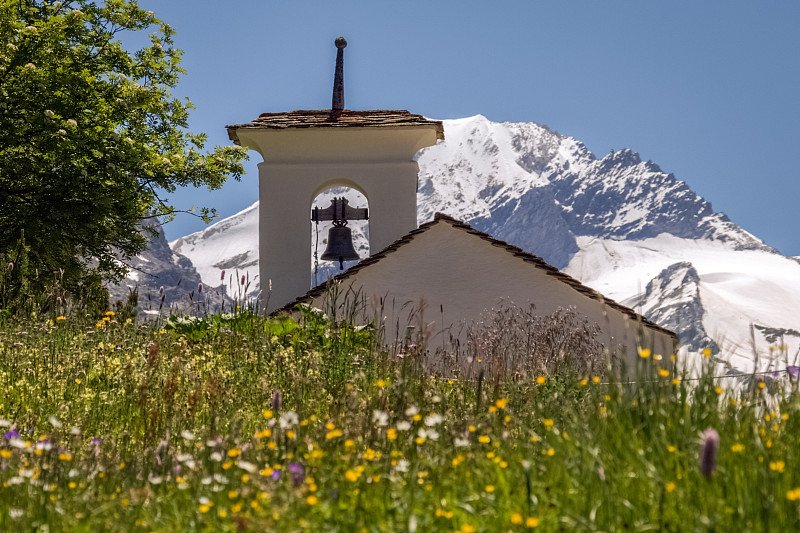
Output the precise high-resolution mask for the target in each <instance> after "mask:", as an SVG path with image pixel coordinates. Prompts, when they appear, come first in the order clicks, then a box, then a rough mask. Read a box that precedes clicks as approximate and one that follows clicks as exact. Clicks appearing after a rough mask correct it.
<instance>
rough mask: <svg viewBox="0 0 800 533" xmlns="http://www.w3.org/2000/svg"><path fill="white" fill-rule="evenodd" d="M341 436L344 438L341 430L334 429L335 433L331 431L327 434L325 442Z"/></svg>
mask: <svg viewBox="0 0 800 533" xmlns="http://www.w3.org/2000/svg"><path fill="white" fill-rule="evenodd" d="M341 436H342V431H341V430H339V429H334V430H333V431H329V432H327V433H326V434H325V440H331V439H335V438H336V437H341Z"/></svg>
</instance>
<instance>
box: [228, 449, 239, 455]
mask: <svg viewBox="0 0 800 533" xmlns="http://www.w3.org/2000/svg"><path fill="white" fill-rule="evenodd" d="M241 453H242V451H241V450H238V449H236V448H231V449H230V450H228V457H236V456H237V455H239V454H241Z"/></svg>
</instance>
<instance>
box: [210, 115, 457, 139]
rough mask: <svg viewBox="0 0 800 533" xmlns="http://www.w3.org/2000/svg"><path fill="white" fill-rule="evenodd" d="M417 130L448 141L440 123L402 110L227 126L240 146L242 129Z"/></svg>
mask: <svg viewBox="0 0 800 533" xmlns="http://www.w3.org/2000/svg"><path fill="white" fill-rule="evenodd" d="M414 126H417V127H419V126H433V127H435V128H436V138H437V139H441V140H444V126H443V125H442V122H441V121H439V120H428V119H427V118H425V117H423V116H422V115H415V114H413V113H410V112H408V111H402V110H399V111H398V110H394V111H392V110H375V111H350V110H349V109H345V110H343V111H340V112H332V111H331V110H330V109H322V110H312V111H289V112H284V113H262V114H261V115H260V116H259V117H258V118H257V119H255V120H254V121H252V122H249V123H247V124H236V125H232V126H226V128H227V129H228V137H229V138H230V139H231V140H232V141H233V142H235V143H236V144H239V136H238V135H237V133H236V132H237V130H239V129H274V130H283V129H288V128H359V127H360V128H396V127H414Z"/></svg>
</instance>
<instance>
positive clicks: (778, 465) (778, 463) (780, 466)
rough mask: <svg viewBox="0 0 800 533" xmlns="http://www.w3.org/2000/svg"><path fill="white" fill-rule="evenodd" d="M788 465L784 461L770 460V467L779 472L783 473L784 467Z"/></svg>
mask: <svg viewBox="0 0 800 533" xmlns="http://www.w3.org/2000/svg"><path fill="white" fill-rule="evenodd" d="M785 467H786V464H785V463H784V462H783V461H770V463H769V469H770V470H772V471H773V472H778V473H779V474H782V473H783V469H784V468H785Z"/></svg>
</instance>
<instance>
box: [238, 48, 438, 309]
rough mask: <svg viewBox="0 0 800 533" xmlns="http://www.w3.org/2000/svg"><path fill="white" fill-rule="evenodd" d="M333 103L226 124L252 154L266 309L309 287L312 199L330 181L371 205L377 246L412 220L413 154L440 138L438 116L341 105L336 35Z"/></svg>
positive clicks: (341, 61) (410, 226) (405, 228)
mask: <svg viewBox="0 0 800 533" xmlns="http://www.w3.org/2000/svg"><path fill="white" fill-rule="evenodd" d="M335 44H336V48H337V52H336V70H335V75H334V83H333V99H332V106H331V109H329V110H328V109H326V110H316V111H289V112H283V113H262V114H261V115H260V116H259V117H258V118H257V119H255V120H253V121H252V122H249V123H247V124H238V125H233V126H227V129H228V136H229V137H230V139H231V140H232V141H233V142H234V143H236V144H238V145H241V146H244V147H246V148H249V149H252V150H255V151H257V152H258V153H259V154H261V157H262V158H263V162H261V163H259V165H258V176H259V181H258V184H259V228H258V231H259V277H260V284H261V290H262V295H263V296H262V298H263V305H262V308H266V312H267V313H269V312H272V311H273V310H275V309H278V308H280V307H282V306H284V305H286V304H287V303H289V302H291V301H292V300H294V299H295V298H297V297H299V296H302V295H304V294H305V293H306V292H307V291H308V289H309V279H310V278H311V261H310V257H309V253H310V250H311V231H310V230H311V226H310V225H311V216H312V213H311V206H312V202H313V200H314V198H315V197H316V196H317V195H318V194H319V193H321V192H323V191H325V190H327V189H329V188H331V187H351V188H353V189H356V190H357V191H359V192H360V193H361V194H363V195H364V196H365V197H366V198H367V201H368V202H369V220H370V227H369V247H370V252H371V253H376V252H379V251H380V250H382V249H383V248H385V247H386V246H388V245H389V244H391V243H393V242H394V241H396V240H397V239H399V238H400V237H402V236H403V235H405V234H406V233H408V232H409V231H411V230H413V229H415V228H416V227H417V173H418V172H419V167H418V166H417V162H416V161H415V160H414V156H415V154H416V153H417V152H418V151H419V150H421V149H422V148H425V147H426V146H431V145H433V144H435V143H436V141H437V139H444V129H443V126H442V123H441V122H439V121H434V120H428V119H426V118H424V117H423V116H421V115H415V114H412V113H409V112H408V111H389V110H379V111H351V110H347V109H345V108H344V48H345V47H346V46H347V41H345V40H344V38H342V37H339V38H338V39H336V42H335Z"/></svg>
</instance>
